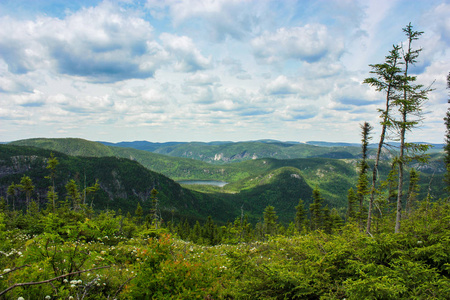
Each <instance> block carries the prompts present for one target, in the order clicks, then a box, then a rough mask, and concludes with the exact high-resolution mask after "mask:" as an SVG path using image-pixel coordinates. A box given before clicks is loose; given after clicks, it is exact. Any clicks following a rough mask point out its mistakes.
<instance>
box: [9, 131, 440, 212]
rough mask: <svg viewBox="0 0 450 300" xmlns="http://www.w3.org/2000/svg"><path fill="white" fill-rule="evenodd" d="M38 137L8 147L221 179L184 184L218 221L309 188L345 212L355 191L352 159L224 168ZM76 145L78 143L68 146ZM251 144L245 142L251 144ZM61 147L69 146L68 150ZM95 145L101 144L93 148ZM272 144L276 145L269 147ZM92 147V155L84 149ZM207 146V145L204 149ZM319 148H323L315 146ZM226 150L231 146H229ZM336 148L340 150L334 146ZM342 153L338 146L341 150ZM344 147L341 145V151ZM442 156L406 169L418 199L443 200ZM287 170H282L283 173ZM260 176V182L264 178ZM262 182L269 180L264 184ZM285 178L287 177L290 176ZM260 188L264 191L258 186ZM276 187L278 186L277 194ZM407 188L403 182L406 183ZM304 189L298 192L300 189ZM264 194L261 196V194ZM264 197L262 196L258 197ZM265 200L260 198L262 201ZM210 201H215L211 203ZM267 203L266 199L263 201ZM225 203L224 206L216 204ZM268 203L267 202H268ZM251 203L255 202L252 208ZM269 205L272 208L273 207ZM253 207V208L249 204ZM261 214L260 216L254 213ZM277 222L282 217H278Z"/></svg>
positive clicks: (177, 176)
mask: <svg viewBox="0 0 450 300" xmlns="http://www.w3.org/2000/svg"><path fill="white" fill-rule="evenodd" d="M50 140H51V142H49V141H48V139H45V140H44V141H40V140H39V139H33V140H24V141H18V142H14V143H12V144H16V143H19V144H22V145H24V144H26V145H37V146H39V147H48V149H50V150H51V149H52V147H54V148H55V149H56V148H57V149H66V150H67V151H68V152H70V153H71V154H73V155H78V153H80V154H83V155H90V156H97V155H100V154H102V153H103V154H106V155H112V156H113V157H121V158H126V159H129V160H132V161H136V162H138V163H140V164H141V165H142V166H144V167H145V168H147V169H149V170H151V171H154V172H157V173H160V174H163V175H164V176H167V177H169V178H171V179H172V180H220V181H226V182H228V183H229V184H227V185H226V186H225V187H223V188H219V187H211V186H185V187H186V188H188V189H189V190H191V191H193V192H197V193H198V194H196V196H197V197H199V198H202V199H204V200H202V201H203V202H201V203H207V204H208V205H209V206H208V205H205V207H208V209H210V212H211V215H213V214H214V215H218V216H219V219H221V220H224V219H225V217H223V216H221V214H222V213H223V214H225V213H228V215H229V216H231V215H233V216H237V215H240V207H241V205H243V204H245V203H246V205H245V206H248V207H251V211H248V212H246V213H249V214H252V215H253V216H254V217H255V218H256V217H257V216H258V214H259V212H262V210H263V209H264V208H265V206H264V205H263V204H264V203H269V202H270V203H273V204H274V203H280V204H279V205H274V206H275V208H277V207H278V206H280V205H281V206H283V205H284V204H283V205H282V204H281V203H285V202H286V203H289V204H288V205H285V206H286V207H289V209H291V210H290V211H291V212H292V211H293V210H294V208H295V205H297V203H298V199H299V198H300V197H302V198H303V200H304V201H305V204H306V205H307V204H308V202H309V200H310V196H311V195H310V194H309V196H308V193H310V191H311V190H310V189H311V187H317V188H319V190H320V191H321V193H322V195H323V196H324V198H325V202H326V203H327V204H328V205H329V207H330V208H331V207H337V208H341V209H344V208H345V206H346V203H347V191H348V189H349V188H351V187H353V188H355V185H356V182H357V162H358V160H357V159H354V158H351V159H332V158H324V157H317V155H316V157H313V156H314V155H311V156H310V157H309V158H296V159H275V158H261V159H250V160H243V161H241V162H233V163H227V164H209V163H206V162H203V161H199V160H194V159H191V158H180V157H173V156H167V155H162V154H158V153H153V152H149V151H144V150H137V149H133V148H123V147H116V146H106V145H102V144H100V143H95V142H89V141H84V140H78V139H50ZM77 142H79V143H80V145H73V144H76V143H77ZM253 143H255V142H249V144H251V145H252V146H255V145H254V144H253ZM66 144H70V145H72V146H73V149H70V150H69V147H68V146H67V145H66ZM96 144H100V146H99V145H96ZM188 144H190V145H194V146H195V145H197V144H200V145H199V147H201V146H202V144H203V143H184V144H183V145H184V146H186V145H188ZM245 144H246V143H234V146H235V147H238V146H244V147H246V145H245ZM256 144H257V146H258V147H261V148H262V147H264V145H266V146H267V147H268V149H269V150H266V151H269V152H270V149H272V148H271V147H274V146H275V147H280V146H279V145H276V143H274V142H272V141H270V142H256ZM274 144H275V145H274ZM283 145H284V146H285V147H284V148H289V147H295V146H297V145H295V144H291V145H290V146H286V144H285V143H283ZM91 146H92V149H91V151H90V150H89V149H90V148H89V147H91ZM221 146H223V145H214V147H221ZM208 147H211V146H208ZM308 147H315V146H308ZM316 148H318V149H320V148H322V147H316ZM229 149H230V148H229ZM336 149H339V147H336ZM341 149H342V148H341ZM344 149H345V147H344ZM440 155H441V154H439V153H434V154H431V161H430V162H429V163H428V164H425V165H423V164H418V163H417V162H412V163H411V165H413V166H414V167H416V168H417V169H419V170H420V171H421V181H420V185H421V190H420V192H419V193H420V194H419V196H420V197H426V195H427V193H428V191H430V195H431V196H432V197H434V198H435V199H437V198H439V197H443V194H444V192H443V184H442V176H443V175H442V174H443V173H444V172H445V167H443V163H442V160H441V156H440ZM283 168H293V169H295V170H296V171H295V172H291V173H290V174H288V175H289V176H290V175H292V174H293V175H294V176H293V177H292V181H291V182H290V185H286V184H283V183H282V182H286V178H288V177H289V176H288V175H286V174H287V173H283V172H280V169H283ZM293 169H289V170H291V171H292V170H293ZM389 169H390V165H389V162H388V161H386V162H382V164H381V165H380V172H379V176H380V179H383V178H385V177H386V175H387V173H388V172H389ZM285 170H286V169H285ZM297 176H300V177H301V178H302V180H304V182H306V184H307V185H308V188H306V187H304V188H302V189H297V187H298V186H297V185H296V183H298V181H295V180H294V179H295V178H296V177H297ZM264 178H265V179H264ZM267 178H274V179H273V180H267ZM289 178H290V177H289ZM262 186H264V188H262ZM279 186H283V187H284V188H283V189H282V190H280V189H279ZM405 188H407V184H406V185H405ZM303 190H304V191H305V192H304V193H302V191H303ZM262 195H265V196H262ZM261 197H263V198H261ZM264 197H265V198H264ZM210 199H214V201H215V202H212V201H211V200H210ZM264 199H266V200H264ZM220 201H224V202H220ZM268 201H269V202H268ZM255 203H256V204H255ZM273 204H272V205H273ZM254 205H255V206H254ZM287 215H288V210H286V218H285V219H284V220H285V221H288V220H292V218H287ZM259 216H260V215H259ZM280 220H282V219H280Z"/></svg>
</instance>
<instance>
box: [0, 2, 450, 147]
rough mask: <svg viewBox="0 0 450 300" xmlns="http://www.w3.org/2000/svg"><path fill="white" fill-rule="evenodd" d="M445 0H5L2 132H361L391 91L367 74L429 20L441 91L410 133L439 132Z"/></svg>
mask: <svg viewBox="0 0 450 300" xmlns="http://www.w3.org/2000/svg"><path fill="white" fill-rule="evenodd" d="M449 15H450V2H449V1H442V0H440V1H434V0H431V1H430V0H423V1H402V0H400V1H392V0H381V1H380V0H374V1H351V0H335V1H331V0H327V1H325V0H323V1H320V0H316V1H290V0H286V1H279V0H275V1H269V0H267V1H266V0H257V1H251V0H204V1H200V0H188V1H179V0H168V1H159V0H147V1H144V0H142V1H131V0H130V1H127V0H123V1H119V0H117V1H92V0H89V1H87V0H86V1H57V0H52V1H51V0H39V1H34V0H33V1H32V0H28V1H25V0H6V1H5V0H2V1H0V141H13V140H18V139H25V138H33V137H79V138H85V139H89V140H102V141H111V142H118V141H133V140H148V141H153V142H165V141H216V140H230V141H244V140H257V139H277V140H282V141H310V140H324V141H336V142H337V141H339V142H358V141H359V140H360V129H359V124H361V123H363V122H364V121H367V122H370V123H371V124H372V125H373V126H374V127H375V132H374V134H375V136H374V140H377V138H376V134H377V133H378V131H379V124H378V122H379V117H378V112H377V109H378V108H381V107H382V106H383V98H384V95H383V94H381V93H378V92H376V91H375V90H374V89H372V88H370V87H368V86H367V85H364V84H362V81H363V80H364V78H366V77H369V76H370V74H369V71H370V67H369V66H368V65H369V64H376V63H382V62H383V61H384V57H385V56H386V55H387V54H388V52H389V50H390V49H391V47H392V45H393V44H400V43H402V42H404V41H405V36H404V34H403V32H402V28H403V27H405V26H406V25H407V24H408V23H409V22H411V23H412V25H413V26H414V28H415V29H416V30H420V31H424V34H423V35H422V36H421V38H420V39H419V40H418V41H416V42H415V44H414V45H413V46H415V47H416V48H423V51H422V52H421V54H420V57H419V61H418V62H417V64H416V66H415V67H414V68H413V71H414V72H415V74H416V75H417V78H418V82H419V83H421V84H424V85H426V86H428V85H429V84H431V83H433V82H434V83H433V88H434V91H433V92H432V93H430V94H429V100H428V102H427V103H426V105H425V107H424V110H425V112H426V114H425V120H424V122H423V124H422V126H421V128H420V129H417V130H415V131H413V132H412V133H410V134H409V136H408V140H410V141H428V142H435V143H441V142H443V137H444V131H445V129H444V125H443V121H442V119H443V117H444V115H445V112H446V109H447V98H448V90H446V75H447V74H448V73H449V72H450V50H449V49H450V18H449V17H448V16H449Z"/></svg>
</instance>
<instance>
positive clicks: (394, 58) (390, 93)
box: [364, 45, 401, 233]
mask: <svg viewBox="0 0 450 300" xmlns="http://www.w3.org/2000/svg"><path fill="white" fill-rule="evenodd" d="M399 51H400V46H396V45H394V46H393V48H392V50H391V51H390V52H389V55H388V56H386V59H385V62H384V63H382V64H376V65H369V66H370V67H371V68H372V71H371V72H370V73H372V74H376V77H370V78H366V79H365V80H364V83H367V84H369V85H371V86H373V87H375V88H376V90H377V91H379V92H383V93H385V108H384V109H379V110H378V111H379V112H380V113H381V115H380V117H381V122H380V123H381V134H380V140H379V142H378V148H377V154H376V157H375V162H374V166H373V170H372V186H371V189H370V197H369V207H368V213H367V228H366V232H367V233H370V227H371V222H372V211H373V204H374V200H375V191H376V189H377V179H378V165H379V162H380V158H381V152H382V150H383V146H384V144H385V139H386V134H387V131H388V128H390V127H391V126H392V122H391V115H390V114H391V112H390V108H391V105H392V101H393V100H394V99H395V97H396V91H397V89H398V87H399V84H400V81H399V78H400V76H399V75H400V72H401V69H400V68H399V60H400V54H399Z"/></svg>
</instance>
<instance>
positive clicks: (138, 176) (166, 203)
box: [0, 145, 237, 222]
mask: <svg viewBox="0 0 450 300" xmlns="http://www.w3.org/2000/svg"><path fill="white" fill-rule="evenodd" d="M55 156H56V157H57V158H58V160H59V162H60V164H59V165H58V167H57V175H56V186H57V189H56V190H57V192H58V195H59V199H60V200H64V199H65V196H66V191H65V188H64V186H65V184H66V183H67V182H68V181H69V180H70V179H74V180H75V181H76V182H77V184H78V185H79V187H80V190H81V189H83V187H84V184H85V180H86V185H87V186H90V185H93V184H94V183H95V180H98V182H99V184H100V187H101V191H100V192H99V193H98V194H97V195H95V196H94V197H93V198H88V199H87V202H88V204H90V202H92V203H93V206H94V208H95V209H106V208H109V209H119V208H120V209H122V210H123V211H130V212H134V210H135V209H136V206H137V203H138V202H139V203H141V205H142V207H143V208H144V211H146V210H147V211H148V210H149V208H150V201H149V197H150V191H151V189H152V188H155V189H157V190H158V192H159V194H158V198H159V200H160V209H161V213H162V214H163V216H164V217H165V219H166V220H169V219H170V218H172V217H175V218H177V219H190V220H198V219H200V220H201V219H206V218H207V216H208V215H211V216H213V217H215V218H216V219H217V220H218V221H222V222H225V221H227V220H229V219H232V218H233V217H234V208H233V207H232V205H229V204H227V203H222V202H223V200H221V199H220V198H217V197H216V198H213V197H211V196H210V195H207V194H199V193H198V192H193V191H190V190H187V189H185V188H182V187H181V186H180V185H179V184H178V183H176V182H174V181H173V180H171V179H169V178H167V177H165V176H163V175H161V174H158V173H155V172H152V171H150V170H148V169H146V168H144V167H143V166H142V165H140V164H139V163H137V162H135V161H132V160H128V159H124V158H116V157H100V158H97V157H74V156H68V155H65V154H62V153H58V152H55ZM48 157H50V151H49V150H43V149H39V148H32V147H25V146H12V145H0V190H1V194H2V195H6V189H7V187H8V186H9V185H10V184H11V183H12V182H15V183H16V184H17V183H19V182H20V179H21V177H22V176H23V175H27V176H30V177H31V178H32V180H33V183H34V184H35V186H36V188H35V193H34V195H33V198H34V199H36V200H38V202H39V203H40V205H41V207H44V206H43V205H44V204H45V203H46V193H47V190H48V186H49V185H50V181H49V180H48V179H45V176H47V175H48V173H49V172H48V170H47V169H46V168H45V167H46V162H47V159H48ZM23 202H24V196H23V195H21V194H19V197H18V199H17V201H16V203H15V205H16V207H20V206H23ZM214 206H220V207H222V208H223V209H224V211H223V212H220V213H219V212H215V211H214V210H212V209H211V207H214ZM236 213H237V212H236Z"/></svg>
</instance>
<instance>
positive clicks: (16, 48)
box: [0, 2, 166, 82]
mask: <svg viewBox="0 0 450 300" xmlns="http://www.w3.org/2000/svg"><path fill="white" fill-rule="evenodd" d="M0 28H2V29H0V49H2V50H0V55H1V57H2V59H3V60H4V61H5V62H6V63H7V65H8V68H9V71H10V72H12V73H17V74H22V73H27V72H31V71H34V70H36V69H41V68H53V70H54V72H58V73H62V74H68V75H73V76H80V77H84V78H87V79H88V80H91V81H96V82H108V81H118V80H124V79H129V78H147V77H152V76H153V74H154V72H155V71H156V69H157V68H158V67H159V66H160V65H161V64H162V63H164V61H165V55H166V53H165V52H164V50H163V49H162V48H161V47H160V46H159V45H158V44H156V43H155V42H154V41H152V40H151V39H152V31H153V28H152V26H151V25H150V24H149V23H148V22H146V21H144V20H143V19H141V18H139V17H137V16H135V15H134V14H133V13H132V12H130V11H123V10H121V9H119V8H118V7H117V6H115V5H113V4H112V3H109V2H103V3H101V4H100V5H99V6H97V7H90V8H83V9H81V10H80V11H78V12H75V13H73V14H71V15H68V16H67V17H66V18H64V19H58V18H49V17H38V18H37V19H36V20H35V21H28V22H25V23H24V22H21V21H19V20H14V19H11V18H9V17H3V18H1V19H0Z"/></svg>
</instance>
